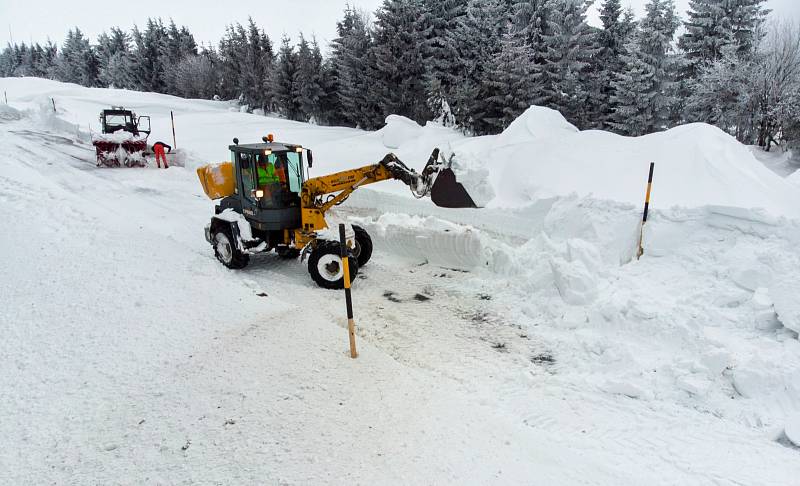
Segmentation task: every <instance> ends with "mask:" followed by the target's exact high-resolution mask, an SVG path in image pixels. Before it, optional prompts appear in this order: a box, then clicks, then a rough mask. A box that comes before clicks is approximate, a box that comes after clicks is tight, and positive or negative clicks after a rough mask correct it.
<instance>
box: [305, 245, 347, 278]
mask: <svg viewBox="0 0 800 486" xmlns="http://www.w3.org/2000/svg"><path fill="white" fill-rule="evenodd" d="M339 252H340V247H339V243H338V242H335V241H320V242H319V243H317V247H316V248H314V250H313V251H312V252H311V256H310V257H309V259H308V273H310V274H311V278H312V279H314V282H316V283H317V285H319V286H320V287H322V288H325V289H341V288H343V287H344V268H343V267H342V257H341V256H340V255H339ZM347 260H348V266H349V268H350V281H351V282H352V281H353V280H354V279H355V278H356V274H357V273H358V260H356V258H355V257H354V256H353V255H352V254H351V255H350V256H348V257H347Z"/></svg>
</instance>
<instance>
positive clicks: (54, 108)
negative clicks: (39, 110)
mask: <svg viewBox="0 0 800 486" xmlns="http://www.w3.org/2000/svg"><path fill="white" fill-rule="evenodd" d="M50 101H52V102H53V113H56V99H55V98H50Z"/></svg>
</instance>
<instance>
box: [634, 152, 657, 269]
mask: <svg viewBox="0 0 800 486" xmlns="http://www.w3.org/2000/svg"><path fill="white" fill-rule="evenodd" d="M655 166H656V163H655V162H650V175H648V176H647V194H645V196H644V212H643V213H642V227H641V228H640V230H639V249H638V250H637V252H636V259H637V260H638V259H639V258H641V257H642V255H644V246H643V242H644V225H645V223H647V212H648V211H649V210H650V190H651V189H652V187H653V169H654V168H655Z"/></svg>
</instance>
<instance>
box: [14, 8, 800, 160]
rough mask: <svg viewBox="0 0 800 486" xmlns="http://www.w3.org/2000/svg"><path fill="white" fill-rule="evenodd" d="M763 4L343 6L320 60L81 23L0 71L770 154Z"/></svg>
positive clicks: (245, 42) (798, 99) (778, 137)
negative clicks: (589, 16)
mask: <svg viewBox="0 0 800 486" xmlns="http://www.w3.org/2000/svg"><path fill="white" fill-rule="evenodd" d="M764 2H765V0H691V2H690V8H689V11H688V12H685V13H680V14H679V12H677V11H676V9H675V6H674V3H673V0H649V2H648V3H647V4H646V6H645V12H644V15H643V17H642V18H636V17H635V16H634V14H633V12H632V11H630V10H624V9H623V8H622V3H621V0H600V18H601V21H602V26H601V27H599V28H596V27H592V26H589V25H588V24H587V23H586V13H587V9H588V8H589V7H590V6H591V4H592V3H593V2H591V1H586V0H385V1H384V3H383V5H382V6H381V7H380V8H379V9H378V10H377V11H376V12H374V13H372V14H369V13H367V12H363V11H360V10H358V9H355V8H352V7H346V8H345V10H344V12H343V13H342V16H341V18H340V19H339V20H338V22H337V24H336V27H337V33H338V35H337V37H336V38H335V39H334V40H333V41H332V42H331V44H330V45H329V46H325V49H322V48H321V46H320V45H319V44H318V43H317V41H316V40H315V39H313V38H308V37H307V36H304V35H302V34H301V35H300V36H299V39H298V41H297V42H296V43H293V42H292V41H290V39H288V38H283V39H280V40H276V39H270V38H269V37H268V36H267V35H266V33H265V32H264V30H263V29H261V28H260V27H259V26H258V25H256V23H255V22H254V21H253V20H252V19H250V20H249V21H248V22H247V23H246V24H245V25H241V24H239V23H236V24H233V25H230V26H229V27H227V30H226V33H225V35H224V37H223V38H222V39H221V40H220V41H219V43H218V44H217V45H216V46H213V45H208V46H199V45H198V44H197V42H196V41H195V39H194V36H193V35H192V33H191V31H190V30H189V29H188V28H187V27H185V26H182V27H179V26H178V25H177V24H176V23H175V22H174V21H172V20H170V21H169V22H168V23H165V22H164V21H163V20H162V19H149V20H148V21H147V22H146V24H145V25H143V26H135V27H133V29H132V30H131V31H126V30H123V29H121V28H119V27H110V28H109V29H108V30H107V31H106V32H104V33H103V34H101V35H100V36H99V37H98V38H97V39H96V40H92V39H89V38H87V37H86V36H85V35H84V34H83V33H82V32H81V30H80V29H79V28H75V29H72V30H70V31H69V32H68V33H67V35H66V39H64V41H63V42H62V43H61V44H60V45H56V44H54V43H52V42H48V43H47V44H45V45H41V44H39V43H35V44H32V45H27V44H25V43H22V44H13V45H8V46H7V47H6V48H5V49H4V50H3V51H2V53H0V76H38V77H45V78H51V79H56V80H60V81H66V82H72V83H77V84H80V85H83V86H90V87H115V88H127V89H133V90H141V91H153V92H159V93H168V94H172V95H177V96H182V97H187V98H206V99H223V100H238V101H239V103H241V104H242V105H243V106H246V107H247V109H248V110H256V111H258V112H264V113H274V114H278V115H280V116H283V117H286V118H288V119H292V120H299V121H310V122H313V123H318V124H328V125H348V126H354V127H355V126H358V127H362V128H365V129H375V128H379V127H381V126H382V125H383V122H384V119H385V117H386V115H388V114H392V113H395V114H399V115H404V116H407V117H409V118H411V119H413V120H416V121H417V122H420V123H424V122H425V121H427V120H437V121H439V122H441V123H444V124H447V125H450V126H454V127H458V128H459V129H461V130H463V131H464V132H466V133H471V134H476V135H480V134H492V133H498V132H500V131H502V130H503V129H504V128H505V127H507V126H508V124H509V123H511V121H513V120H514V119H515V118H516V117H517V116H519V115H520V114H521V113H522V112H523V111H524V110H525V109H526V108H527V107H529V106H530V105H532V104H537V105H543V106H547V107H550V108H553V109H556V110H559V111H560V112H561V113H562V114H563V115H564V116H565V117H566V118H567V119H568V120H569V121H570V122H572V123H573V124H575V125H576V126H578V127H579V128H581V129H603V130H609V131H613V132H616V133H619V134H623V135H642V134H646V133H650V132H654V131H659V130H664V129H667V128H669V127H672V126H675V125H679V124H683V123H690V122H707V123H711V124H714V125H716V126H718V127H720V128H722V129H723V130H725V131H727V132H728V133H730V134H731V135H733V136H735V137H736V138H737V139H739V140H740V141H742V142H744V143H748V144H758V145H761V146H763V147H765V148H767V149H769V148H770V147H772V146H774V145H776V144H777V145H780V146H784V147H786V146H791V145H792V144H795V145H796V144H798V143H800V26H798V25H796V24H795V25H792V24H789V23H786V22H783V23H781V22H775V21H770V22H768V21H767V15H768V13H769V11H768V10H767V9H766V8H765V6H764Z"/></svg>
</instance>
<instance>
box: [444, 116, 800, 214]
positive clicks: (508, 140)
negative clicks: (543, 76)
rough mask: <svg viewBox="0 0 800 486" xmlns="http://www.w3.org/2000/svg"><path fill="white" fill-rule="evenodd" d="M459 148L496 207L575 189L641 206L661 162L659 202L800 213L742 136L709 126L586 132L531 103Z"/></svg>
mask: <svg viewBox="0 0 800 486" xmlns="http://www.w3.org/2000/svg"><path fill="white" fill-rule="evenodd" d="M452 149H453V151H454V152H455V154H456V157H457V160H458V161H459V164H460V166H461V167H462V168H463V169H464V170H466V171H467V172H468V171H470V170H472V171H483V173H484V174H485V176H486V179H487V180H488V182H489V184H490V185H491V188H492V192H493V194H494V197H493V198H492V199H491V201H490V203H489V205H490V206H492V207H519V206H524V205H526V204H529V203H530V202H531V201H533V200H535V199H539V198H545V197H551V196H558V195H568V194H571V193H576V194H578V195H582V196H584V195H592V196H594V197H597V198H600V199H609V200H615V201H622V202H629V203H634V204H637V205H638V204H641V203H642V200H643V199H644V192H645V184H646V182H647V172H648V167H649V164H650V162H655V163H656V167H655V177H654V184H653V195H652V203H653V206H654V207H662V208H664V207H671V206H684V207H698V206H705V205H720V206H733V207H742V208H751V207H759V208H764V209H766V210H768V211H770V212H771V213H773V214H776V215H786V216H798V215H800V192H798V191H797V190H796V187H794V186H792V185H791V184H790V183H789V182H787V181H786V180H784V179H782V178H781V177H779V176H778V175H776V174H774V173H773V172H772V171H770V170H769V169H767V168H766V167H764V166H763V164H761V163H759V162H758V160H756V158H755V157H754V156H753V154H752V153H751V152H750V151H749V150H748V149H747V147H745V146H744V145H742V144H740V143H739V142H738V141H736V139H734V138H733V137H731V136H729V135H728V134H726V133H725V132H723V131H722V130H720V129H718V128H715V127H713V126H710V125H706V124H702V123H695V124H689V125H684V126H680V127H676V128H673V129H671V130H668V131H665V132H661V133H654V134H650V135H645V136H643V137H623V136H620V135H615V134H613V133H609V132H603V131H596V130H590V131H583V132H581V131H578V130H577V129H576V128H575V127H574V126H572V125H570V124H569V123H567V122H566V120H564V119H563V117H561V115H560V114H559V113H558V112H554V111H553V110H548V109H545V108H540V107H531V108H530V109H529V110H527V111H526V112H525V113H524V114H522V115H521V116H520V117H519V118H518V119H517V120H515V121H514V122H513V123H512V124H511V125H510V126H509V127H508V129H507V130H506V131H504V132H503V133H501V134H500V135H497V136H492V137H479V138H475V139H467V140H464V141H460V142H453V143H452ZM480 192H485V190H481V191H480Z"/></svg>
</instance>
